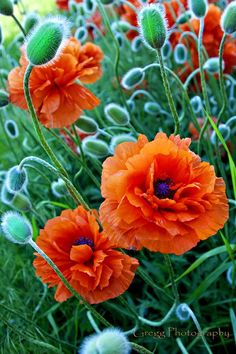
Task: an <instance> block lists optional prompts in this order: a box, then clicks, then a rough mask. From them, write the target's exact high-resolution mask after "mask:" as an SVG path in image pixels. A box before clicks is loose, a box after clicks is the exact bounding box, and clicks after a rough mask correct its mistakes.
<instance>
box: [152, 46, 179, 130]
mask: <svg viewBox="0 0 236 354" xmlns="http://www.w3.org/2000/svg"><path fill="white" fill-rule="evenodd" d="M157 57H158V60H159V63H160V70H161V77H162V81H163V85H164V89H165V93H166V97H167V100H168V103H169V106H170V110H171V113H172V117H173V119H174V123H175V131H174V135H176V134H179V116H178V113H177V110H176V107H175V103H174V100H173V97H172V93H171V89H170V84H169V81H168V77H167V74H166V70H165V67H164V63H163V58H162V53H161V50H160V49H158V50H157Z"/></svg>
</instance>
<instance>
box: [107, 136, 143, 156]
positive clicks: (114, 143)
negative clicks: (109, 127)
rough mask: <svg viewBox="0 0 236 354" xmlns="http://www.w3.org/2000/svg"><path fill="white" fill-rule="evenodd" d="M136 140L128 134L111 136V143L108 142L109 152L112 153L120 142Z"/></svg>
mask: <svg viewBox="0 0 236 354" xmlns="http://www.w3.org/2000/svg"><path fill="white" fill-rule="evenodd" d="M136 141H137V140H136V139H135V138H134V137H133V136H132V135H129V134H119V135H116V136H113V138H112V139H111V143H110V149H111V152H112V153H114V151H115V148H116V147H117V146H118V145H119V144H121V143H125V142H136Z"/></svg>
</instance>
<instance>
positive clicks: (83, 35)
mask: <svg viewBox="0 0 236 354" xmlns="http://www.w3.org/2000/svg"><path fill="white" fill-rule="evenodd" d="M87 37H88V31H87V29H86V28H85V27H79V28H77V30H76V31H75V38H76V39H78V40H79V41H80V42H82V43H83V42H85V41H86V39H87Z"/></svg>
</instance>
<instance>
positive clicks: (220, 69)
mask: <svg viewBox="0 0 236 354" xmlns="http://www.w3.org/2000/svg"><path fill="white" fill-rule="evenodd" d="M226 38H227V35H226V34H225V33H224V34H223V37H222V40H221V43H220V49H219V79H220V91H221V96H222V100H223V105H222V108H221V110H220V113H219V116H218V120H217V126H219V124H220V121H221V118H222V116H223V114H224V112H225V109H226V105H227V95H226V92H225V84H224V73H223V71H224V68H223V52H224V45H225V40H226Z"/></svg>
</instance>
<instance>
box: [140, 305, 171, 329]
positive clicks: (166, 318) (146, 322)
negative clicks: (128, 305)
mask: <svg viewBox="0 0 236 354" xmlns="http://www.w3.org/2000/svg"><path fill="white" fill-rule="evenodd" d="M175 309H176V301H175V302H174V304H173V305H172V306H171V308H170V310H169V311H168V312H167V314H166V315H165V317H163V318H162V320H160V321H150V320H147V319H146V318H144V317H141V316H139V320H140V321H141V322H142V323H145V324H147V325H149V326H152V327H160V326H162V325H163V324H164V323H165V322H166V321H168V319H169V318H170V316H171V315H172V314H173V312H174V311H175Z"/></svg>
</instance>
